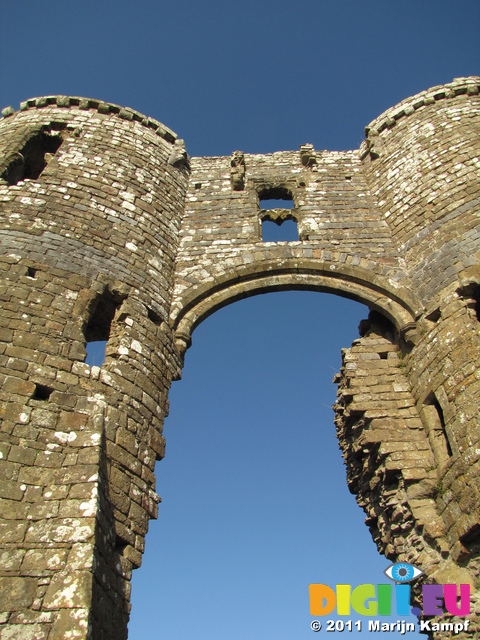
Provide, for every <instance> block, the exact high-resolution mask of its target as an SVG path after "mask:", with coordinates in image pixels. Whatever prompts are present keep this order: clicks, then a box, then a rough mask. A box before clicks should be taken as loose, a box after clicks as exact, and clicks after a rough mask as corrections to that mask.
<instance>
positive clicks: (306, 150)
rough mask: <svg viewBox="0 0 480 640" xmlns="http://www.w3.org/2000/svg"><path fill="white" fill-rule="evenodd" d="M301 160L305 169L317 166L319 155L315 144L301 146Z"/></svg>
mask: <svg viewBox="0 0 480 640" xmlns="http://www.w3.org/2000/svg"><path fill="white" fill-rule="evenodd" d="M300 160H301V161H302V164H303V166H304V167H313V166H314V165H315V164H317V155H316V153H315V149H314V148H313V144H308V143H306V144H302V145H300Z"/></svg>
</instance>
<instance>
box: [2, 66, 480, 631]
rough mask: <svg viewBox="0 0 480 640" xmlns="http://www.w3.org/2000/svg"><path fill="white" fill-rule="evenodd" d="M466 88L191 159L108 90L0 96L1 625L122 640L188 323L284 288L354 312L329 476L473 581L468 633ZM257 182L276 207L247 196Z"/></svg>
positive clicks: (475, 375) (388, 538)
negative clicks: (359, 139) (328, 144)
mask: <svg viewBox="0 0 480 640" xmlns="http://www.w3.org/2000/svg"><path fill="white" fill-rule="evenodd" d="M479 89H480V78H477V77H473V78H460V79H456V80H454V81H453V82H452V83H450V84H447V85H444V86H437V87H434V88H432V89H429V90H427V91H424V92H422V93H420V94H418V95H416V96H414V97H412V98H408V99H407V100H404V101H403V102H401V103H400V104H398V105H397V106H395V107H393V108H391V109H389V110H387V111H386V112H385V113H383V114H382V115H381V116H379V117H378V118H377V119H376V120H374V121H373V122H372V123H371V124H370V125H369V126H368V127H367V128H366V130H365V133H366V138H365V141H364V142H363V143H362V145H361V147H360V149H359V150H354V151H344V152H332V151H321V150H317V149H314V148H313V146H312V145H309V144H305V145H302V146H301V147H300V149H299V150H297V151H286V152H279V153H272V154H266V155H250V154H247V153H242V152H239V151H236V152H234V153H233V154H232V155H231V156H230V157H204V158H189V157H188V155H187V153H186V149H185V145H184V143H183V141H182V140H180V139H178V138H177V137H176V135H175V134H174V133H173V132H172V131H170V130H169V129H168V128H167V127H165V126H164V125H162V124H161V123H160V122H157V121H156V120H153V119H152V118H147V117H145V116H144V115H142V114H140V113H138V112H137V111H134V110H133V109H129V108H122V107H119V106H117V105H114V104H109V103H105V102H101V101H98V100H90V99H86V98H78V97H66V96H48V97H44V98H36V99H32V100H27V101H26V102H24V103H22V104H21V105H20V110H19V111H14V110H13V109H12V108H7V109H4V110H3V112H2V113H3V118H2V119H1V120H0V212H1V216H0V220H1V229H0V238H1V239H0V265H1V269H2V276H1V281H0V300H1V311H0V417H1V444H0V470H1V476H0V477H1V480H0V505H1V509H0V540H1V562H0V635H1V637H2V639H3V638H5V640H6V639H7V638H8V639H15V640H21V639H27V638H28V639H31V638H35V639H36V640H47V639H48V640H63V639H65V638H83V639H85V640H86V639H87V638H88V639H94V640H100V639H101V640H122V639H124V638H126V637H127V622H128V616H129V606H130V605H129V600H130V578H131V574H132V570H133V569H134V568H136V567H138V566H140V564H141V560H142V553H143V550H144V546H145V535H146V532H147V528H148V521H149V519H150V518H155V517H157V508H158V502H159V497H158V495H157V494H156V492H155V476H154V466H155V461H156V460H159V459H161V458H162V457H163V455H164V447H165V441H164V438H163V435H162V425H163V421H164V418H165V416H166V415H167V412H168V399H167V397H168V390H169V388H170V384H171V382H172V380H176V379H179V378H180V375H181V370H182V364H183V357H184V353H185V351H186V349H187V348H188V347H189V345H190V341H191V335H192V332H193V330H194V328H195V327H196V326H197V325H198V324H199V323H200V322H201V321H202V320H203V319H204V318H205V317H207V316H208V315H209V314H211V313H213V312H214V311H215V310H216V309H218V308H220V307H222V306H224V305H226V304H229V303H230V302H232V301H234V300H238V299H240V298H243V297H246V296H250V295H253V294H256V293H261V292H265V291H273V290H280V289H309V290H315V291H327V292H332V293H337V294H340V295H343V296H347V297H349V298H353V299H355V300H359V301H361V302H363V303H364V304H366V305H368V306H369V308H370V309H371V313H370V316H369V318H368V319H366V320H365V321H363V322H362V324H361V326H360V337H359V338H358V339H357V340H355V341H354V343H353V345H352V347H351V348H350V349H345V350H344V352H343V365H342V368H341V371H340V373H339V374H338V375H337V376H336V382H337V383H338V397H337V404H336V408H335V409H336V417H335V425H336V429H337V434H338V439H339V443H340V446H341V449H342V451H343V456H344V459H345V462H346V466H347V480H348V483H349V486H350V489H351V491H352V492H353V493H355V494H356V496H357V500H358V502H359V504H360V505H361V506H362V507H363V509H364V510H365V512H366V523H367V525H368V527H369V528H370V531H371V533H372V536H373V538H374V540H375V542H376V543H377V546H378V548H379V550H380V552H382V553H384V554H385V555H386V557H387V558H389V559H391V560H392V561H405V562H409V563H412V564H415V565H417V566H418V567H420V568H421V569H423V571H425V574H426V576H425V579H426V581H427V582H432V583H438V584H444V583H457V584H466V583H467V584H470V585H471V610H472V615H471V616H470V620H471V623H470V629H469V630H468V632H464V633H460V634H459V635H458V636H456V637H458V638H467V637H468V638H470V637H476V634H478V633H479V632H480V601H479V600H480V592H479V587H480V579H479V574H480V559H479V549H480V486H479V482H478V479H479V475H480V463H479V459H480V426H479V405H480V370H478V367H477V363H478V358H479V353H480V226H479V218H480V188H479V182H480V96H479ZM273 199H281V200H284V201H285V202H286V203H288V202H289V203H290V204H292V203H293V208H281V209H278V208H277V209H273V210H270V209H269V210H267V209H265V208H263V207H264V203H265V202H266V201H268V200H273ZM267 218H268V219H271V220H274V221H277V223H280V222H282V221H283V220H284V219H286V218H290V219H292V220H294V221H295V223H296V224H297V228H298V237H299V239H298V241H295V242H278V243H272V242H264V241H263V240H262V230H261V228H262V221H263V220H265V219H267ZM101 339H103V340H108V343H107V348H106V359H105V362H104V364H103V365H102V366H101V367H100V368H99V367H90V366H89V365H87V364H85V357H86V344H87V343H88V342H90V341H93V340H101ZM475 611H476V613H475ZM444 637H450V636H449V635H448V633H443V634H442V632H439V633H437V634H435V638H444Z"/></svg>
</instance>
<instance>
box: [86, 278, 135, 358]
mask: <svg viewBox="0 0 480 640" xmlns="http://www.w3.org/2000/svg"><path fill="white" fill-rule="evenodd" d="M124 299H125V298H124V296H121V295H119V294H116V293H112V292H111V291H109V290H106V291H105V292H104V293H103V294H102V295H101V296H99V297H98V298H97V299H96V300H95V301H94V302H93V304H92V311H91V315H90V318H89V320H88V322H87V326H86V327H85V330H84V334H85V339H86V351H87V357H86V359H85V363H86V364H88V365H90V366H96V367H101V366H102V364H103V363H104V362H105V352H106V345H107V342H108V339H109V337H110V330H111V327H112V322H113V319H114V317H115V313H116V311H117V310H118V309H119V308H120V306H121V304H122V302H123V300H124Z"/></svg>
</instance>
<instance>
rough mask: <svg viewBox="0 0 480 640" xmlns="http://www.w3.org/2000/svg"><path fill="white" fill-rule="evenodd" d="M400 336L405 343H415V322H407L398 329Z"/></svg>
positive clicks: (416, 330) (416, 337)
mask: <svg viewBox="0 0 480 640" xmlns="http://www.w3.org/2000/svg"><path fill="white" fill-rule="evenodd" d="M400 337H401V338H402V340H403V341H404V342H405V344H411V345H415V344H417V342H418V338H419V332H418V327H417V323H416V322H407V324H404V325H403V327H402V328H401V329H400Z"/></svg>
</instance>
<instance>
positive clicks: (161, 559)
mask: <svg viewBox="0 0 480 640" xmlns="http://www.w3.org/2000/svg"><path fill="white" fill-rule="evenodd" d="M479 33H480V3H479V2H478V0H456V2H452V1H451V0H450V1H449V2H446V1H444V0H435V1H433V0H420V1H419V0H415V1H414V0H404V1H403V2H401V3H399V2H391V1H389V0H382V1H380V0H378V1H377V0H374V1H370V0H364V1H363V2H359V1H358V0H329V1H328V0H296V2H293V1H292V0H290V1H288V2H286V1H284V0H275V1H274V0H257V1H255V2H253V1H252V0H244V1H243V2H241V3H239V2H225V1H222V2H220V0H214V1H210V0H204V1H203V2H198V0H197V1H195V2H193V1H191V0H183V1H173V0H172V1H170V2H166V1H157V2H155V1H153V0H149V1H142V0H138V2H136V3H135V4H134V3H133V2H126V1H125V0H117V1H116V2H112V1H106V0H96V1H95V2H94V1H92V0H83V1H82V2H77V3H74V2H65V1H62V2H60V1H59V0H43V1H42V2H38V1H37V0H22V1H21V2H2V3H1V6H0V54H1V59H2V65H1V66H0V98H1V99H0V104H1V107H2V108H3V107H5V106H8V105H12V106H14V107H15V108H18V106H19V103H20V101H21V100H25V99H27V98H30V97H34V96H40V95H48V94H69V95H82V96H87V97H96V98H101V99H103V100H106V101H110V102H115V103H118V104H121V105H125V106H130V107H133V108H135V109H137V110H139V111H141V112H143V113H145V114H146V115H149V116H152V117H154V118H157V119H158V120H160V121H162V122H164V123H165V124H166V125H167V126H169V127H170V128H172V129H173V130H175V131H176V132H177V133H178V135H179V136H180V137H182V138H184V139H185V141H186V144H187V149H188V151H189V153H190V155H227V154H230V153H231V152H232V151H234V150H236V149H241V150H243V151H245V152H248V153H257V152H258V153H265V152H271V151H276V150H282V149H298V148H299V146H300V144H302V143H305V142H310V143H313V144H314V145H315V147H316V148H317V149H331V150H341V149H355V148H358V146H359V145H360V143H361V141H362V139H363V129H364V127H365V125H367V124H368V123H369V122H370V121H371V120H372V119H373V118H375V117H376V116H378V115H379V114H380V113H381V112H382V111H384V110H385V109H387V108H388V107H390V106H392V105H393V104H396V103H397V102H399V101H400V100H402V99H404V98H406V97H408V96H409V95H412V94H414V93H416V92H418V91H421V90H423V89H426V88H428V87H430V86H433V85H436V84H442V83H445V82H449V81H450V80H452V79H453V78H454V77H458V76H464V75H472V74H479V73H480V65H479V63H480V45H479V42H480V39H479V35H478V34H479ZM366 315H367V310H366V309H365V308H364V307H362V306H361V305H359V304H356V303H353V302H351V301H347V300H343V299H340V298H336V297H333V296H327V295H321V294H314V293H300V292H291V293H286V292H284V293H281V294H268V295H264V296H259V297H256V298H251V299H248V300H245V301H242V302H238V303H235V304H234V305H232V306H230V307H227V308H225V309H222V310H221V311H218V312H217V313H216V314H214V315H213V316H212V317H210V318H208V320H206V321H205V322H204V323H203V324H202V325H201V326H200V327H199V328H198V329H197V330H196V332H195V334H194V336H193V346H192V348H191V349H190V350H189V351H188V352H187V356H186V366H185V369H184V376H183V380H182V381H181V382H177V383H175V384H174V385H173V388H172V392H171V412H170V417H169V418H168V419H167V421H166V424H165V435H166V438H167V452H166V458H165V460H164V461H162V462H161V463H160V464H159V465H158V466H157V490H158V492H159V493H160V495H161V496H162V498H163V503H162V504H161V505H160V511H159V519H158V521H156V522H151V527H150V532H149V534H148V536H147V550H146V553H145V555H144V562H143V566H142V568H141V569H140V570H138V571H136V572H135V573H134V579H133V598H132V602H133V611H132V618H131V624H130V638H131V640H145V639H148V640H157V639H162V640H163V639H168V640H187V639H189V640H190V639H195V640H203V639H206V638H209V639H210V638H214V639H216V638H228V639H229V640H259V639H260V638H261V639H262V640H287V639H293V638H295V639H296V640H298V639H299V640H303V639H304V638H305V639H307V638H310V639H311V640H313V638H316V637H322V634H323V632H321V633H320V634H317V635H315V634H313V632H312V631H311V630H310V621H311V619H312V618H311V616H310V614H309V607H308V584H309V583H310V582H324V583H327V584H331V585H335V584H336V583H337V582H338V583H340V582H347V583H348V582H349V583H352V584H354V585H355V584H359V583H362V582H367V583H368V582H372V583H377V582H382V581H385V579H384V577H383V574H382V572H383V570H384V569H385V568H386V567H387V566H388V564H389V562H388V561H386V560H385V559H384V558H381V557H380V556H379V555H378V554H377V552H376V549H375V547H374V545H373V543H372V541H371V539H370V535H369V532H368V530H367V528H366V527H365V525H364V524H363V518H364V515H363V513H362V511H361V510H360V509H359V507H357V505H356V503H355V500H354V498H353V496H351V495H350V494H349V493H348V490H347V488H346V483H345V471H344V467H343V465H342V459H341V455H340V452H339V450H338V446H337V444H336V441H335V430H334V426H333V413H332V410H331V408H330V406H331V404H332V403H333V402H334V398H335V387H334V385H332V383H331V379H332V377H333V375H334V373H335V372H336V371H337V370H338V368H339V366H340V348H341V347H342V346H349V345H350V343H351V341H352V340H353V339H354V338H355V337H356V336H357V335H358V334H357V326H358V322H359V320H360V319H361V318H362V317H366ZM345 634H347V635H348V636H349V637H354V638H355V637H365V638H366V637H369V638H370V637H372V636H374V635H380V634H369V633H362V634H361V635H360V634H359V633H358V632H352V633H351V634H348V633H347V632H345ZM329 635H332V634H329ZM333 635H334V634H333ZM382 635H385V634H382ZM327 637H328V636H327ZM388 637H389V638H400V637H404V636H400V635H399V634H395V633H391V634H388ZM407 637H410V638H413V637H415V638H419V637H420V636H417V635H416V634H409V635H408V636H407Z"/></svg>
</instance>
